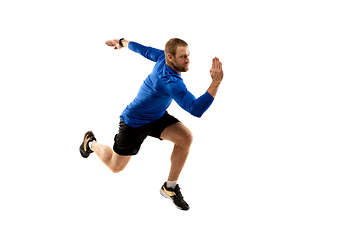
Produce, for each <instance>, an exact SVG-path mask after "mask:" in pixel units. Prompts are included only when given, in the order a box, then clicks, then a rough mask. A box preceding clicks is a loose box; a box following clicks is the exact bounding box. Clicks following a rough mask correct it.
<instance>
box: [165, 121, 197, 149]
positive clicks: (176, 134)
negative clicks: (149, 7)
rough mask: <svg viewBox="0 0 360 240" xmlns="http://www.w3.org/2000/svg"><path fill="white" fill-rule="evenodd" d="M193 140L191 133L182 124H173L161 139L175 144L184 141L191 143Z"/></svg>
mask: <svg viewBox="0 0 360 240" xmlns="http://www.w3.org/2000/svg"><path fill="white" fill-rule="evenodd" d="M192 138H193V136H192V133H191V131H190V130H189V129H188V128H187V127H186V126H185V125H184V124H183V123H182V122H177V123H174V124H171V125H170V126H168V127H167V128H165V129H164V131H163V132H162V133H161V139H164V140H168V141H171V142H173V143H175V144H180V143H183V142H184V141H186V142H190V143H191V142H192Z"/></svg>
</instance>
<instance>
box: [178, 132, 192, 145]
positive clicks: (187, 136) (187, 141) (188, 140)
mask: <svg viewBox="0 0 360 240" xmlns="http://www.w3.org/2000/svg"><path fill="white" fill-rule="evenodd" d="M193 138H194V137H193V135H192V133H191V132H190V131H189V130H188V131H186V132H184V133H183V134H181V138H180V141H179V143H178V145H179V146H182V147H188V148H190V146H191V144H192V142H193Z"/></svg>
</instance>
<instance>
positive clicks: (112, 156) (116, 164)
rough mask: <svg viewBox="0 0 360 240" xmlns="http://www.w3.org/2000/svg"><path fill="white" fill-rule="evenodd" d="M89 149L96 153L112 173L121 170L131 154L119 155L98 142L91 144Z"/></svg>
mask: <svg viewBox="0 0 360 240" xmlns="http://www.w3.org/2000/svg"><path fill="white" fill-rule="evenodd" d="M91 149H92V150H93V151H94V152H95V153H96V155H98V157H99V158H100V160H101V161H102V162H103V163H104V164H105V165H106V166H108V167H109V168H110V170H111V171H113V172H114V173H118V172H121V171H122V170H124V169H125V167H126V165H127V164H128V163H129V161H130V158H131V156H121V155H119V154H117V153H115V152H113V150H112V149H111V148H110V147H109V146H107V145H102V144H100V143H98V142H94V143H93V144H92V145H91Z"/></svg>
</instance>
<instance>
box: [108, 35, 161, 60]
mask: <svg viewBox="0 0 360 240" xmlns="http://www.w3.org/2000/svg"><path fill="white" fill-rule="evenodd" d="M121 43H122V45H123V46H124V47H127V48H129V49H130V50H132V51H134V52H136V53H139V54H141V55H142V56H143V57H145V58H147V59H149V60H151V61H154V62H156V61H157V60H158V59H159V58H160V57H161V56H164V51H162V50H159V49H156V48H152V47H146V46H143V45H141V44H139V43H136V42H132V41H128V40H125V39H122V40H121ZM105 44H106V45H108V46H109V47H114V49H115V50H116V49H121V48H122V47H121V46H120V43H119V40H118V39H114V40H108V41H106V42H105Z"/></svg>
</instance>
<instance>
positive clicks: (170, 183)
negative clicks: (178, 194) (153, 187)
mask: <svg viewBox="0 0 360 240" xmlns="http://www.w3.org/2000/svg"><path fill="white" fill-rule="evenodd" d="M176 184H177V180H175V181H169V180H167V181H166V187H167V188H175V186H176Z"/></svg>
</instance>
